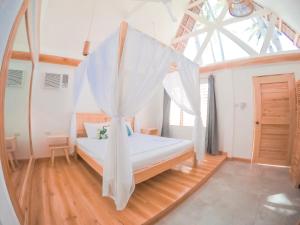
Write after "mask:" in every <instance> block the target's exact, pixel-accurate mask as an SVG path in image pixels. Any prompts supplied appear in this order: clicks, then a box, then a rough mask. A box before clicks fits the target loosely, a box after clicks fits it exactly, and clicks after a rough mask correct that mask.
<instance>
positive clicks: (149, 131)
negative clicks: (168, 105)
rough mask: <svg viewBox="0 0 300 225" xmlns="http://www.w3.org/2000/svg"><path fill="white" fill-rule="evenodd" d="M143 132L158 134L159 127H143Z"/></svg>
mask: <svg viewBox="0 0 300 225" xmlns="http://www.w3.org/2000/svg"><path fill="white" fill-rule="evenodd" d="M141 133H142V134H148V135H156V136H158V129H157V128H142V129H141Z"/></svg>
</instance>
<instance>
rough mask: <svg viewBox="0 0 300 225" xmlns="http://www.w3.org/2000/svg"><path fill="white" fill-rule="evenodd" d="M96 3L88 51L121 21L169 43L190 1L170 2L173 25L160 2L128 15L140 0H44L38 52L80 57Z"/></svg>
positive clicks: (147, 4) (149, 4) (150, 3)
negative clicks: (174, 21) (172, 12)
mask: <svg viewBox="0 0 300 225" xmlns="http://www.w3.org/2000/svg"><path fill="white" fill-rule="evenodd" d="M94 1H96V7H95V17H94V20H93V21H94V23H93V25H92V31H91V37H90V41H91V48H95V46H97V45H98V44H99V43H100V42H101V40H103V39H104V38H105V37H107V36H108V35H109V34H110V33H112V32H113V31H115V30H116V29H117V28H118V26H119V24H120V22H121V21H122V20H126V21H128V23H129V24H130V25H131V26H133V27H135V28H137V29H139V30H141V31H143V32H145V33H147V34H149V35H151V36H153V37H155V38H156V39H159V40H160V41H162V42H164V43H165V44H170V42H171V39H172V38H173V37H174V35H175V33H176V31H177V27H178V26H179V23H180V20H181V18H182V16H183V13H184V9H185V7H186V5H187V3H188V1H189V0H173V1H172V9H173V11H174V14H175V15H176V17H177V18H178V20H177V22H176V23H173V22H172V20H171V18H170V17H169V15H168V13H167V10H166V8H165V7H164V5H162V3H153V2H149V3H146V4H145V5H144V6H143V7H141V8H140V9H139V10H138V11H136V12H135V13H133V14H132V15H131V16H129V17H128V16H127V15H128V12H130V11H132V10H133V9H134V8H135V7H136V6H137V5H139V4H140V3H141V0H140V1H138V0H85V1H82V0H46V1H45V0H44V1H43V9H42V20H41V52H42V53H46V54H54V55H60V56H66V57H73V58H82V48H83V43H84V41H85V39H86V38H87V35H88V29H89V28H88V27H89V24H90V21H91V14H92V8H93V5H94Z"/></svg>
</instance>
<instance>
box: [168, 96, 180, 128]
mask: <svg viewBox="0 0 300 225" xmlns="http://www.w3.org/2000/svg"><path fill="white" fill-rule="evenodd" d="M169 123H170V125H176V126H179V125H180V108H179V107H178V106H177V105H176V104H175V102H173V101H172V100H171V106H170V121H169Z"/></svg>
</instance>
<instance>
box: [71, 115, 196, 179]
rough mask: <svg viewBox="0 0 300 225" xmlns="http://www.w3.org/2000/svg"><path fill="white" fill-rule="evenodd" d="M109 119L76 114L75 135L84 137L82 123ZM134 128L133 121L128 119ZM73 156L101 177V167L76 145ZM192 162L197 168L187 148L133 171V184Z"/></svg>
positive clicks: (192, 151)
mask: <svg viewBox="0 0 300 225" xmlns="http://www.w3.org/2000/svg"><path fill="white" fill-rule="evenodd" d="M108 121H110V117H109V116H107V115H105V114H103V113H77V114H76V125H77V127H76V133H77V137H86V132H85V129H84V123H86V122H89V123H96V122H108ZM127 121H128V122H130V123H131V125H132V127H133V128H134V119H133V118H132V119H128V120H127ZM75 155H76V157H77V156H80V158H81V159H83V160H84V161H85V162H86V163H87V164H88V165H89V166H90V167H91V168H92V169H94V170H95V171H96V172H97V173H98V174H99V175H100V176H103V168H102V165H100V164H99V162H97V161H96V160H95V159H94V158H93V157H91V156H89V155H88V154H87V153H86V152H85V151H84V150H82V149H81V148H80V147H79V146H78V145H75ZM188 159H192V160H193V166H194V167H196V166H197V159H196V155H195V152H194V148H188V149H186V150H185V151H183V152H181V153H180V154H177V155H176V156H175V157H171V158H170V159H168V160H162V161H160V162H159V163H156V164H153V165H151V166H147V167H145V168H143V169H139V170H136V171H134V180H135V184H138V183H141V182H143V181H145V180H148V179H150V178H152V177H154V176H156V175H158V174H160V173H162V172H164V171H166V170H169V169H171V168H173V167H175V166H176V165H178V164H180V163H182V162H184V161H186V160H188Z"/></svg>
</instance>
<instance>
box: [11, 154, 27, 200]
mask: <svg viewBox="0 0 300 225" xmlns="http://www.w3.org/2000/svg"><path fill="white" fill-rule="evenodd" d="M28 162H29V160H19V161H18V166H17V168H16V170H15V171H13V172H12V173H11V180H12V183H13V186H14V190H15V193H16V195H17V198H19V197H20V195H21V191H22V187H23V183H24V178H25V175H26V170H27V167H28Z"/></svg>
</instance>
